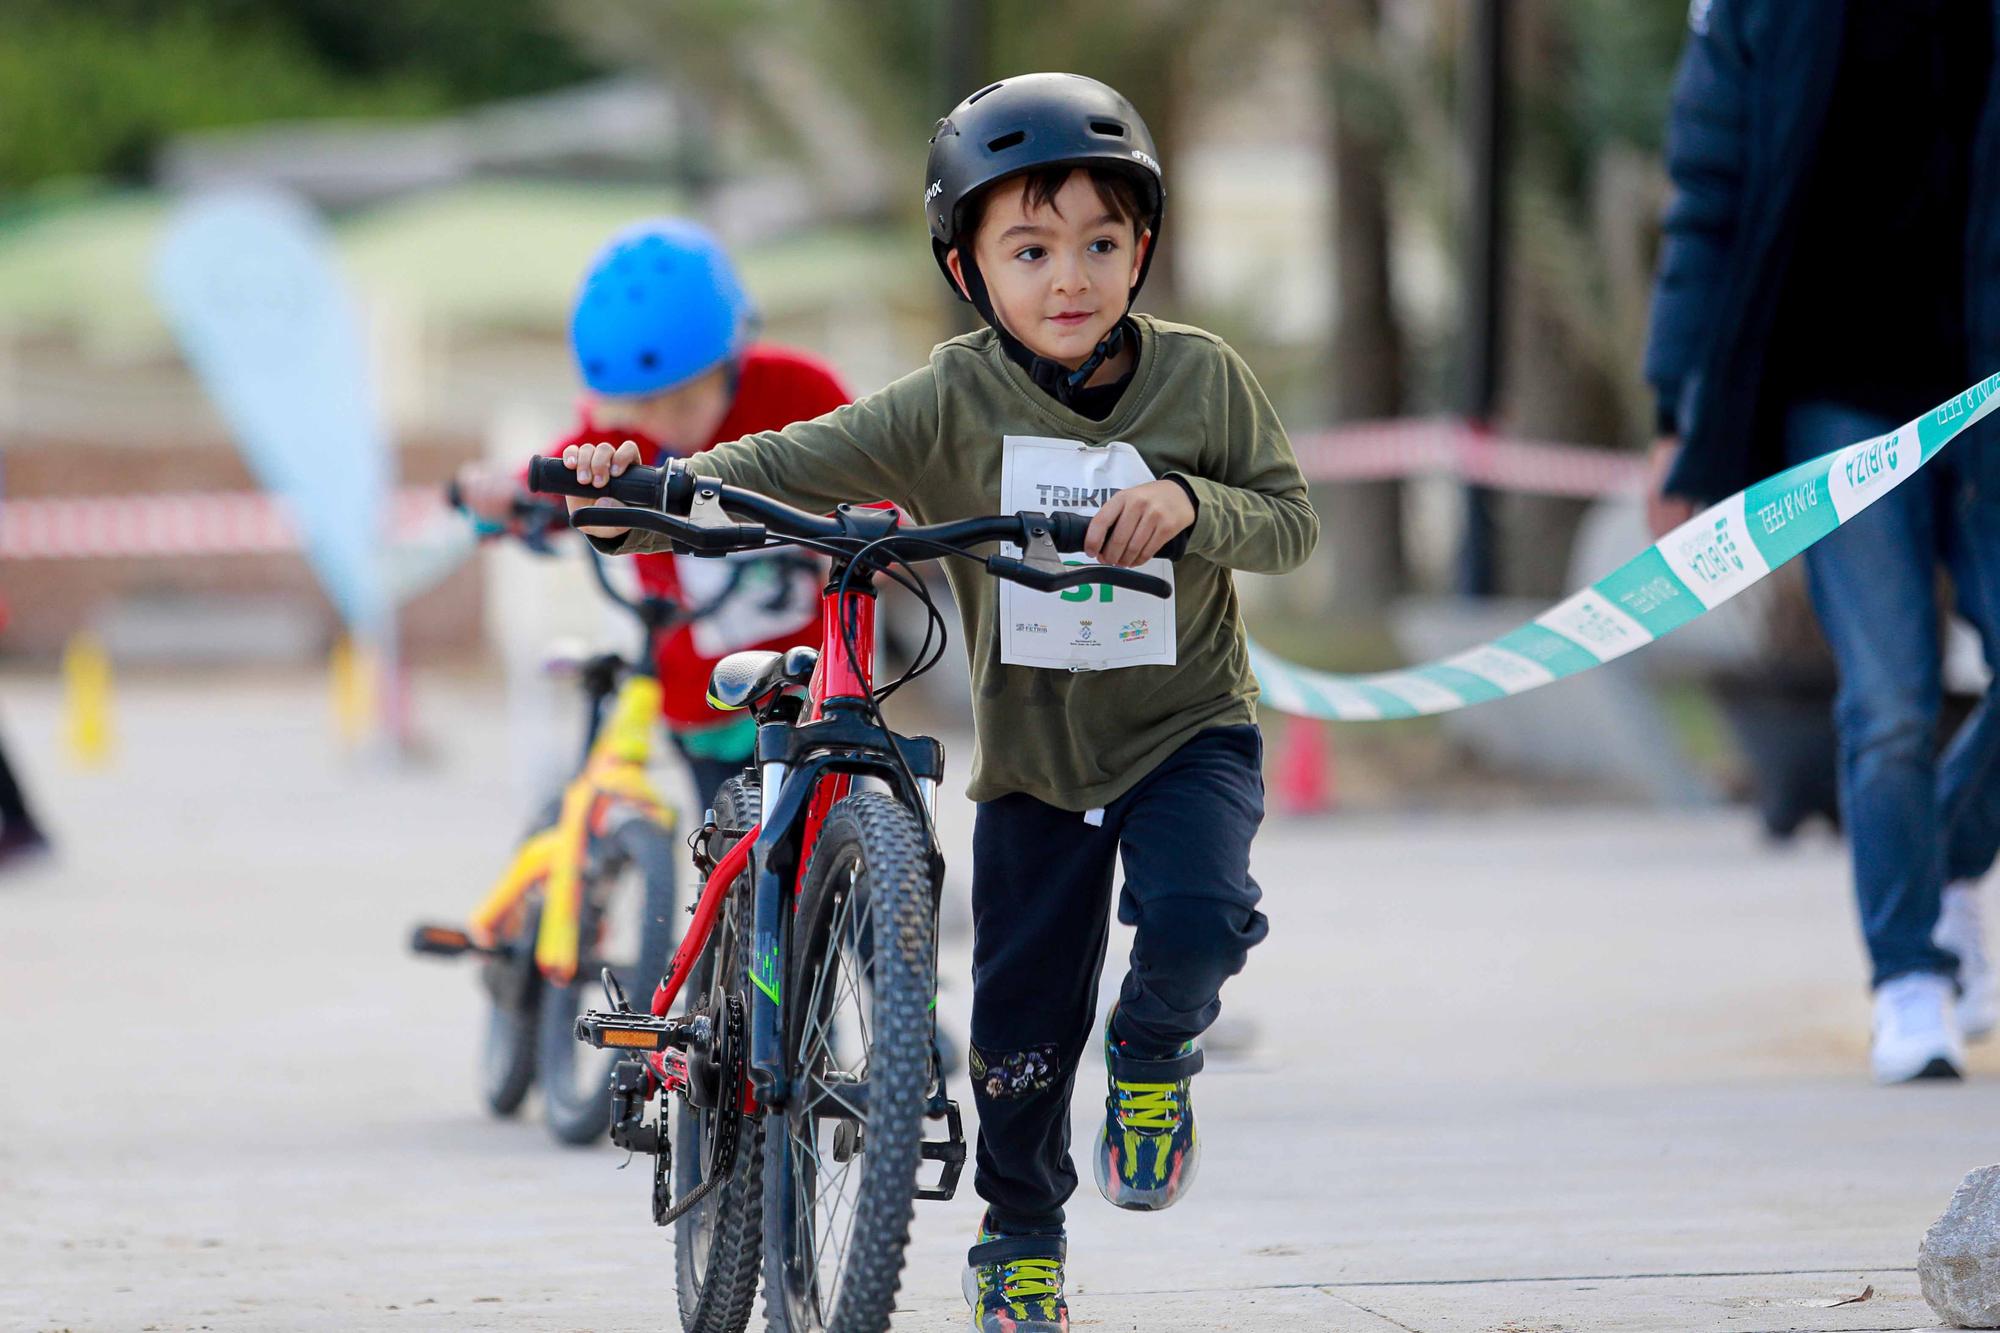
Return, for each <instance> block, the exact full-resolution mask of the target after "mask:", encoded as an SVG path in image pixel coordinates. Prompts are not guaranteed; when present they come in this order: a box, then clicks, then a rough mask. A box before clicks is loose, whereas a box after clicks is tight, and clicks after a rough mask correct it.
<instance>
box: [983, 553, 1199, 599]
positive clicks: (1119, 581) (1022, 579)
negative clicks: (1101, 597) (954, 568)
mask: <svg viewBox="0 0 2000 1333" xmlns="http://www.w3.org/2000/svg"><path fill="white" fill-rule="evenodd" d="M986 571H987V572H988V573H989V574H993V575H995V576H997V577H999V578H1003V579H1007V580H1009V581H1011V582H1014V583H1018V584H1020V585H1021V586H1022V587H1024V588H1033V589H1034V590H1035V591H1036V592H1061V591H1062V590H1063V589H1065V588H1081V587H1083V586H1084V585H1085V584H1097V583H1108V584H1110V585H1111V586H1112V587H1114V588H1127V589H1130V590H1131V591H1133V592H1136V593H1141V594H1143V595H1145V596H1147V597H1158V598H1161V599H1162V600H1164V599H1166V598H1168V597H1171V596H1173V595H1174V589H1173V585H1172V584H1170V583H1168V582H1167V581H1166V580H1165V579H1163V578H1161V577H1159V576H1158V575H1157V574H1146V573H1142V572H1141V571H1139V570H1136V569H1121V568H1119V567H1118V566H1116V565H1063V566H1062V567H1061V569H1060V572H1051V571H1049V570H1046V569H1038V568H1036V567H1035V566H1034V565H1031V564H1028V563H1027V562H1025V561H1021V560H1016V559H1014V557H1012V556H1007V555H989V556H987V557H986Z"/></svg>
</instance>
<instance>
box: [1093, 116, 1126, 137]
mask: <svg viewBox="0 0 2000 1333" xmlns="http://www.w3.org/2000/svg"><path fill="white" fill-rule="evenodd" d="M1090 130H1091V133H1093V134H1101V135H1103V136H1104V137H1105V138H1107V139H1122V138H1124V137H1125V127H1124V126H1123V125H1120V124H1119V123H1118V122H1117V121H1115V120H1093V121H1091V122H1090Z"/></svg>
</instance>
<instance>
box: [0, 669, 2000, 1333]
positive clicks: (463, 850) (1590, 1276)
mask: <svg viewBox="0 0 2000 1333" xmlns="http://www.w3.org/2000/svg"><path fill="white" fill-rule="evenodd" d="M419 689H420V694H419V713H420V716H421V717H422V718H423V719H424V721H425V725H426V728H427V731H428V732H429V734H430V736H431V738H432V741H433V748H434V751H435V753H434V756H433V759H432V760H431V762H429V763H428V764H426V765H422V766H418V767H414V768H411V769H407V770H405V771H401V772H396V773H383V772H379V771H375V770H371V769H370V768H368V767H367V766H366V765H360V764H354V763H350V762H348V761H345V760H341V759H339V758H337V757H336V756H334V755H333V754H332V753H331V747H330V742H329V740H328V731H329V728H328V726H327V724H326V721H325V704H324V702H323V695H322V693H321V691H320V690H319V688H318V687H317V685H316V684H314V683H306V684H288V683H262V684H234V685H229V686H227V687H217V686H215V685H210V686H206V687H196V686H193V685H152V686H129V687H127V688H126V689H125V691H124V692H123V695H122V697H121V711H120V716H119V724H120V730H121V735H122V743H123V750H122V756H121V759H120V762H119V764H118V766H117V767H116V768H115V769H114V770H112V771H111V772H108V773H104V774H95V775H91V774H78V773H72V772H69V771H67V770H66V769H65V768H63V767H62V766H61V765H60V764H58V763H56V762H55V761H54V758H53V756H54V750H55V747H54V736H55V729H56V725H57V716H56V700H55V696H54V693H53V690H52V688H51V686H50V685H49V684H48V683H47V682H44V681H40V680H35V679H23V678H8V679H6V680H4V681H0V727H4V728H5V734H6V738H7V743H8V746H9V752H10V754H12V755H13V756H15V757H16V759H17V761H20V762H21V763H22V766H23V768H24V769H26V770H27V776H28V778H29V780H30V782H31V783H32V785H33V787H34V789H35V792H34V794H35V796H36V797H37V798H38V800H39V801H40V803H41V804H43V805H44V806H45V807H47V808H48V809H49V811H50V812H51V819H52V822H53V823H54V824H55V826H56V829H57V832H58V834H59V835H60V836H61V838H62V854H61V857H60V859H59V860H57V861H55V862H53V863H51V864H49V865H47V866H46V867H43V868H41V869H38V870H35V871H32V872H28V873H22V874H17V875H11V876H7V877H5V878H0V1328H5V1329H28V1330H54V1329H76V1330H84V1329H91V1330H96V1329H107V1330H126V1329H147V1328H151V1329H159V1330H178V1329H200V1328H212V1329H291V1328H302V1329H325V1330H336V1329H337V1330H354V1329H428V1328H452V1329H458V1328H464V1329H473V1328H507V1329H516V1328H519V1329H603V1330H610V1329H621V1330H622V1329H660V1328H672V1327H674V1321H673V1314H672V1308H673V1306H672V1297H671V1255H670V1247H669V1245H668V1243H667V1241H666V1238H665V1236H664V1235H662V1234H661V1233H659V1232H658V1231H656V1230H655V1229H654V1228H653V1227H652V1226H651V1225H650V1224H649V1222H648V1220H647V1218H646V1216H645V1192H646V1191H645V1182H644V1181H643V1180H642V1179H641V1178H640V1175H639V1173H638V1172H637V1171H636V1170H634V1171H629V1172H625V1173H623V1174H621V1173H620V1172H619V1171H618V1170H617V1169H616V1168H617V1167H618V1165H619V1163H620V1161H621V1155H620V1154H617V1153H614V1152H612V1151H611V1150H610V1149H609V1148H604V1149H600V1150H595V1151H588V1150H587V1151H574V1150H563V1149H559V1148H557V1147H556V1146H554V1145H553V1144H552V1143H551V1142H550V1141H549V1139H548V1138H547V1136H546V1134H545V1133H544V1131H543V1130H542V1128H541V1126H540V1125H539V1123H538V1122H537V1121H536V1120H535V1119H534V1117H533V1114H532V1109H531V1113H530V1115H529V1116H528V1117H527V1118H525V1119H523V1120H521V1121H517V1122H512V1123H499V1122H494V1121H491V1120H489V1119H487V1118H485V1117H484V1116H483V1115H482V1114H481V1112H480V1108H479V1105H478V1101H477V1097H476V1093H475V1088H474V1080H473V1072H472V1071H473V1061H474V1058H475V1053H476V1045H475V1031H476V1024H477V1023H478V1021H479V1018H480V1003H479V997H478V995H477V993H476V992H475V990H474V987H473V984H472V982H471V980H470V977H469V975H468V973H467V972H465V971H462V970H458V969H454V968H451V967H448V966H436V965H426V964H424V963H421V962H418V961H415V960H412V959H410V958H408V957H407V956H406V955H404V954H403V953H402V952H401V947H402V939H403V937H404V935H405V933H406V930H407V927H408V925H409V923H410V922H412V921H414V920H416V919H417V918H419V917H426V916H445V917H450V916H453V915H461V914H462V913H463V912H464V911H465V910H466V909H467V908H469V906H470V905H471V903H472V902H473V901H474V899H475V897H476V895H477V894H478V892H479V891H480V889H481V887H482V886H483V883H484V881H485V879H486V877H487V876H489V875H490V874H492V873H495V872H497V870H498V869H499V867H500V865H501V864H502V862H503V860H504V857H505V853H506V844H507V841H508V839H509V838H510V837H511V836H512V835H513V833H514V832H515V831H516V830H517V826H518V818H517V816H518V815H519V813H520V812H519V811H518V810H517V809H516V808H515V806H514V799H515V798H514V797H513V795H512V794H511V793H512V787H511V784H510V783H509V781H508V779H507V775H506V772H505V767H506V754H507V745H506V742H505V739H504V738H503V737H501V736H499V735H498V734H496V733H495V731H494V730H493V724H492V721H491V720H492V719H493V718H495V717H497V716H499V714H500V713H501V711H502V710H501V709H499V707H498V706H497V701H496V699H495V697H494V696H493V695H491V694H490V693H487V692H486V691H484V690H483V689H481V688H479V687H476V686H461V685H454V684H452V683H450V682H444V681H429V682H425V683H422V684H420V687H419ZM955 750H956V752H957V753H959V754H963V752H964V750H963V746H958V747H955ZM960 776H961V777H962V771H961V774H960ZM947 806H948V819H947V821H946V823H947V834H948V836H949V838H950V839H951V840H952V843H953V845H952V846H950V847H948V849H947V850H948V853H951V854H955V855H958V856H959V857H960V858H961V859H962V857H963V848H964V845H965V836H966V831H967V828H968V820H967V818H966V815H967V811H966V810H965V808H964V806H963V803H962V802H947ZM1256 868H1257V873H1258V876H1259V879H1260V880H1261V882H1262V883H1263V884H1264V886H1265V889H1266V909H1267V911H1268V912H1269V914H1270V916H1271V918H1272V922H1273V929H1272V934H1271V937H1270V939H1269V940H1268V941H1267V942H1266V943H1265V944H1264V945H1263V946H1261V947H1260V948H1259V949H1258V951H1257V953H1256V954H1255V955H1254V956H1253V958H1252V961H1251V965H1250V968H1249V970H1248V971H1247V972H1246V973H1245V975H1244V976H1242V977H1240V978H1238V979H1237V980H1236V981H1235V982H1234V983H1232V985H1231V987H1230V989H1229V990H1228V991H1226V992H1225V1000H1226V1003H1227V1010H1226V1014H1225V1024H1226V1027H1225V1029H1224V1030H1223V1031H1221V1032H1219V1033H1218V1034H1217V1035H1218V1042H1217V1044H1218V1046H1222V1045H1227V1046H1228V1047H1229V1048H1230V1049H1229V1050H1227V1051H1222V1050H1218V1051H1217V1054H1216V1056H1215V1057H1214V1058H1213V1059H1212V1062H1211V1072H1210V1073H1209V1074H1206V1075H1204V1076H1203V1078H1202V1080H1201V1082H1200V1084H1199V1106H1200V1108H1201V1113H1202V1116H1203V1131H1204V1138H1205V1141H1206V1149H1205V1157H1204V1163H1203V1168H1202V1179H1201V1183H1200V1185H1199V1187H1198V1188H1197V1190H1196V1191H1195V1193H1194V1194H1193V1195H1192V1196H1191V1198H1190V1199H1189V1200H1188V1202H1187V1203H1186V1204H1184V1205H1183V1206H1182V1207H1180V1208H1177V1209H1175V1210H1173V1211H1172V1212H1169V1213H1165V1214H1160V1215H1155V1216H1135V1215H1127V1214H1121V1213H1118V1212H1117V1211H1116V1210H1114V1209H1112V1208H1110V1207H1109V1206H1108V1205H1106V1204H1104V1203H1103V1202H1102V1201H1101V1200H1099V1199H1097V1197H1096V1196H1095V1193H1094V1192H1093V1191H1091V1189H1090V1187H1089V1185H1088V1183H1086V1185H1085V1188H1084V1194H1083V1195H1080V1196H1079V1197H1078V1199H1077V1200H1076V1203H1075V1206H1074V1209H1073V1216H1072V1226H1071V1253H1072V1265H1071V1290H1072V1300H1071V1304H1072V1308H1073V1310H1074V1315H1075V1326H1076V1327H1077V1328H1078V1329H1079V1330H1096V1331H1098V1333H1110V1331H1111V1330H1125V1329H1133V1330H1149V1331H1150V1330H1157V1329H1190V1330H1192V1329H1200V1330H1208V1329H1216V1330H1221V1329H1228V1330H1241V1331H1243V1333H1250V1331H1251V1330H1257V1331H1259V1333H1261V1331H1263V1330H1302V1329H1314V1330H1321V1329H1331V1330H1341V1331H1343V1333H1344V1331H1345V1330H1365V1331H1367V1333H1380V1331H1383V1330H1397V1329H1402V1330H1422V1333H1459V1331H1460V1330H1467V1331H1470V1330H1494V1331H1504V1333H1558V1331H1561V1333H1582V1331H1583V1330H1591V1331H1593V1333H1595V1331H1598V1330H1655V1329H1698V1330H1707V1329H1716V1330H1721V1329H1730V1330H1820V1329H1828V1330H1832V1329H1846V1330H1861V1329H1910V1328H1920V1327H1929V1326H1931V1324H1932V1323H1933V1320H1932V1318H1931V1316H1930V1314H1929V1311H1928V1310H1927V1309H1926V1308H1925V1307H1924V1305H1923V1303H1922V1301H1921V1300H1920V1299H1919V1298H1918V1296H1917V1294H1916V1283H1915V1276H1914V1273H1913V1272H1912V1271H1911V1270H1912V1267H1913V1265H1914V1263H1915V1254H1916V1247H1917V1242H1918V1240H1919V1238H1920V1237H1921V1235H1922V1231H1923V1228H1924V1226H1925V1225H1926V1224H1927V1223H1928V1222H1929V1221H1930V1220H1931V1219H1932V1218H1933V1217H1934V1216H1935V1215H1936V1214H1937V1213H1938V1212H1939V1211H1940V1210H1941V1209H1942V1208H1943V1206H1944V1204H1945V1202H1946V1200H1947V1199H1948V1197H1949V1196H1950V1193H1951V1190H1952V1188H1953V1186H1954V1185H1955V1184H1956V1183H1957V1182H1958V1180H1959V1178H1960V1176H1961V1175H1962V1174H1963V1173H1964V1171H1966V1170H1967V1169H1969V1168H1971V1167H1973V1166H1977V1165H1983V1164H1986V1163H1990V1162H1994V1161H2000V1077H1996V1075H2000V1052H1996V1051H1995V1050H1993V1049H1992V1048H1987V1049H1985V1050H1981V1051H1979V1052H1978V1053H1977V1054H1976V1055H1975V1058H1974V1071H1975V1076H1974V1078H1973V1079H1972V1080H1970V1081H1969V1082H1968V1083H1966V1084H1965V1085H1962V1086H1925V1087H1913V1088H1899V1089H1890V1090H1882V1089H1877V1088H1874V1087H1872V1086H1870V1085H1869V1084H1868V1082H1867V1080H1866V1044H1865V1035H1866V1024H1867V1005H1866V997H1865V994H1864V992H1863V990H1862V986H1861V978H1862V969H1861V964H1860V959H1859V949H1858V945H1857V943H1856V940H1855V938H1854V930H1853V926H1852V915H1853V914H1852V908H1851V905H1850V903H1849V901H1848V894H1847V888H1846V872H1845V868H1844V863H1843V858H1842V857H1841V855H1840V853H1839V851H1838V849H1837V848H1836V847H1834V846H1833V845H1832V844H1830V843H1821V844H1815V845H1811V846H1807V847H1803V848H1798V849H1794V850H1790V851H1785V852H1773V851H1770V850H1768V849H1766V848H1764V847H1763V846H1762V845H1761V844H1760V843H1759V842H1758V840H1757V837H1756V835H1755V832H1754V830H1753V827H1752V824H1751V821H1750V820H1749V819H1747V818H1743V817H1739V816H1738V815H1735V814H1732V813H1716V814H1711V815H1705V816H1679V815H1677V816H1672V817H1661V816H1657V815H1654V814H1651V813H1649V812H1645V811H1636V810H1630V809H1622V808H1615V807H1607V808H1599V809H1565V810H1543V809H1532V808H1523V809H1519V810H1513V811H1504V812H1482V813H1478V814H1445V813H1433V814H1426V815H1423V816H1410V817H1397V816H1390V815H1369V816H1362V817H1346V818H1333V819H1328V820H1323V821H1314V822H1309V823H1300V822H1288V821H1284V820H1280V819H1274V820H1273V821H1272V822H1271V823H1270V824H1269V825H1267V831H1266V834H1265V836H1264V838H1263V839H1262V840H1261V841H1260V844H1259V849H1258V861H1257V867H1256ZM1122 947H1123V941H1122V940H1120V941H1118V942H1117V943H1116V944H1115V945H1114V951H1115V950H1116V949H1118V948H1122ZM947 957H948V962H947V974H948V976H952V977H957V978H958V979H957V980H955V981H948V986H949V987H950V989H948V991H947V994H946V996H945V999H944V1002H943V1003H944V1008H945V1011H946V1012H947V1014H948V1015H949V1014H953V1013H956V1014H958V1015H961V1016H962V1014H963V1012H964V1001H965V983H964V981H963V980H962V973H963V970H964V957H965V941H964V940H962V939H958V940H955V941H954V942H953V943H952V944H951V947H950V949H949V952H948V955H947ZM1099 1077H1101V1075H1100V1074H1099V1072H1098V1071H1097V1070H1095V1069H1094V1068H1093V1069H1087V1070H1086V1071H1085V1079H1086V1082H1087V1084H1088V1085H1089V1087H1088V1088H1087V1089H1086V1091H1085V1092H1084V1093H1083V1094H1081V1095H1080V1096H1079V1098H1078V1119H1077V1137H1078V1139H1079V1141H1080V1142H1087V1141H1088V1137H1087V1136H1088V1134H1089V1132H1090V1127H1091V1124H1092V1111H1093V1109H1094V1104H1095V1102H1096V1096H1095V1095H1094V1088H1095V1086H1096V1084H1097V1079H1098V1078H1099ZM960 1095H961V1099H962V1100H964V1101H966V1102H968V1103H969V1101H970V1099H969V1097H967V1096H965V1095H964V1093H963V1089H962V1088H961V1090H960ZM1085 1179H1086V1182H1087V1181H1088V1169H1087V1167H1086V1169H1085ZM977 1212H978V1204H977V1200H976V1199H975V1198H974V1197H973V1195H972V1194H971V1191H970V1188H969V1175H968V1187H967V1188H966V1189H965V1190H964V1191H962V1196H961V1198H960V1199H958V1200H957V1201H955V1202H953V1203H952V1204H949V1205H943V1206H939V1205H923V1206H920V1211H919V1214H918V1223H917V1231H916V1238H915V1241H914V1243H913V1245H912V1247H911V1251H910V1262H909V1266H908V1269H907V1270H906V1276H905V1283H904V1291H905V1299H904V1307H905V1308H904V1313H903V1314H902V1315H900V1316H899V1317H898V1320H897V1323H896V1328H897V1329H898V1330H899V1333H900V1331H901V1330H906V1329H907V1330H931V1329H946V1328H958V1327H961V1326H962V1321H963V1319H964V1314H963V1306H962V1304H961V1303H960V1301H959V1298H958V1295H957V1268H958V1263H959V1260H960V1258H961V1256H962V1253H963V1248H964V1246H965V1244H966V1242H967V1240H968V1238H969V1234H970V1232H971V1229H972V1227H973V1224H974V1222H975V1220H976V1218H977ZM1864 1289H1867V1290H1870V1291H1872V1294H1871V1295H1870V1296H1869V1298H1868V1299H1866V1300H1861V1301H1855V1300H1853V1299H1852V1298H1854V1297H1856V1296H1858V1295H1859V1294H1860V1293H1861V1292H1862V1291H1863V1290H1864ZM1841 1302H1845V1303H1841Z"/></svg>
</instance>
